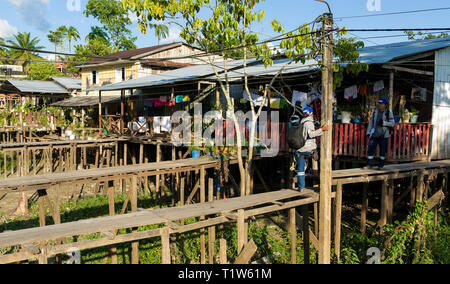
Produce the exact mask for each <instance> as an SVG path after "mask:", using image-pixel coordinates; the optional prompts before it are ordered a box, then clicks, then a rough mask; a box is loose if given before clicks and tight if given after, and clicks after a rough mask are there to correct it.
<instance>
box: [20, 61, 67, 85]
mask: <svg viewBox="0 0 450 284" xmlns="http://www.w3.org/2000/svg"><path fill="white" fill-rule="evenodd" d="M55 76H63V74H62V73H61V72H60V71H59V70H58V69H57V68H56V64H55V63H50V62H32V63H31V64H30V70H29V71H28V78H29V79H30V80H41V81H45V80H47V79H48V78H50V77H55Z"/></svg>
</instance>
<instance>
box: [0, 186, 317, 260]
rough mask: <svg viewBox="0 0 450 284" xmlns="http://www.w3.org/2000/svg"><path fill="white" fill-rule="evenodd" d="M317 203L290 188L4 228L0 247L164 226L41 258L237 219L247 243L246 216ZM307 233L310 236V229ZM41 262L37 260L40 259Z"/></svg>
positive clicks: (88, 242) (90, 242) (18, 256)
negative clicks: (186, 222) (182, 222)
mask: <svg viewBox="0 0 450 284" xmlns="http://www.w3.org/2000/svg"><path fill="white" fill-rule="evenodd" d="M318 201H319V196H318V194H317V193H315V192H313V191H309V190H308V191H305V192H303V193H300V192H297V191H292V190H281V191H276V192H269V193H263V194H257V195H250V196H245V197H238V198H232V199H227V200H220V201H214V202H209V203H201V204H195V205H188V206H182V207H175V208H165V209H157V210H145V211H141V212H137V213H131V214H126V215H118V216H111V217H102V218H96V219H90V220H83V221H78V222H72V223H65V224H57V225H52V226H46V227H39V228H32V229H26V230H20V231H10V232H4V233H1V234H0V247H11V246H16V245H22V246H23V245H29V244H32V243H40V244H41V245H42V243H43V242H44V243H45V242H46V241H49V240H58V239H59V240H60V239H63V238H67V237H72V236H80V235H87V234H93V233H106V232H111V231H114V230H120V229H127V228H137V227H142V226H149V225H155V224H164V225H166V226H167V227H166V228H160V229H156V230H150V231H144V232H133V233H130V234H127V235H119V236H114V237H110V238H107V237H104V238H101V239H96V240H83V241H79V242H78V243H70V244H66V245H59V246H60V248H58V245H57V246H54V247H53V248H52V247H48V248H46V249H44V250H43V249H42V247H41V249H40V253H42V254H44V257H45V258H46V257H48V256H49V255H52V254H57V253H63V252H64V249H65V248H66V247H68V246H70V247H76V248H79V249H87V248H94V247H102V246H106V245H112V244H117V243H122V242H131V241H136V240H142V239H146V238H151V237H161V238H162V239H163V240H166V241H168V240H169V238H167V235H170V234H175V233H181V232H188V231H194V230H199V229H202V228H207V227H209V228H211V227H212V226H217V225H220V224H224V223H227V222H237V223H238V243H239V242H242V243H243V244H246V243H247V242H248V239H246V237H245V236H247V233H245V232H243V231H242V228H245V225H244V223H241V222H245V220H246V219H248V218H250V217H253V216H258V215H264V214H267V213H271V212H277V211H281V210H289V209H290V210H291V211H290V212H291V213H295V211H292V210H293V209H294V208H296V207H299V206H305V205H309V204H313V203H317V202H318ZM233 212H236V213H233ZM213 215H214V216H213ZM202 216H210V217H211V218H210V219H207V220H204V219H203V221H202V219H200V220H201V221H200V222H197V223H194V224H189V225H177V224H175V223H174V222H176V221H180V220H185V219H188V218H198V217H199V218H202ZM233 216H234V217H233ZM294 216H295V215H294ZM291 217H292V216H291ZM291 219H292V218H291ZM291 221H293V220H291ZM291 223H292V225H293V226H291V227H290V230H292V231H293V230H294V229H295V221H294V222H291ZM239 228H241V229H239ZM307 231H308V234H309V227H308V229H307ZM163 237H166V238H163ZM162 245H163V250H164V247H166V248H167V244H165V243H164V242H163V244H162ZM293 246H295V242H294V243H293ZM38 250H39V249H38ZM30 258H36V254H32V253H30V252H29V251H26V250H25V251H24V250H22V251H20V252H18V253H13V254H7V255H3V256H0V263H8V262H16V261H20V260H25V259H30ZM293 259H295V258H293ZM40 260H42V259H41V258H40ZM167 261H168V262H170V258H169V259H167V257H166V259H165V260H164V256H163V263H164V262H166V263H167Z"/></svg>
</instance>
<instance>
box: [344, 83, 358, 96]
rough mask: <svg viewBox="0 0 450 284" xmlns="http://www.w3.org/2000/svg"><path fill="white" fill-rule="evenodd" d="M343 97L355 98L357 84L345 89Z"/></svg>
mask: <svg viewBox="0 0 450 284" xmlns="http://www.w3.org/2000/svg"><path fill="white" fill-rule="evenodd" d="M344 98H345V99H356V98H358V86H356V85H354V86H351V87H350V88H347V89H345V92H344Z"/></svg>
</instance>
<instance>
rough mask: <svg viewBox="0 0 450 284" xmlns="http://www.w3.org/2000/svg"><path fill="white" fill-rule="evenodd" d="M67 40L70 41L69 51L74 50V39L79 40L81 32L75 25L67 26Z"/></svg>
mask: <svg viewBox="0 0 450 284" xmlns="http://www.w3.org/2000/svg"><path fill="white" fill-rule="evenodd" d="M66 36H67V40H68V41H69V52H72V40H74V41H77V40H79V39H80V32H79V31H78V30H77V29H76V28H75V27H72V26H70V27H68V28H67V35H66Z"/></svg>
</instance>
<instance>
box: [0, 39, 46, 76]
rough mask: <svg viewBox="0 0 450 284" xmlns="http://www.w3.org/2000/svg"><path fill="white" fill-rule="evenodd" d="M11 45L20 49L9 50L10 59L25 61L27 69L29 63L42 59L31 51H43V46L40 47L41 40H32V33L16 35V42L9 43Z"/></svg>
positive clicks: (9, 41)
mask: <svg viewBox="0 0 450 284" xmlns="http://www.w3.org/2000/svg"><path fill="white" fill-rule="evenodd" d="M7 42H8V44H9V45H12V46H14V47H17V48H20V49H13V48H11V49H9V50H8V57H9V58H11V59H20V60H23V64H22V65H23V66H24V67H25V69H27V67H28V65H29V63H30V62H31V61H32V60H39V59H42V58H41V57H40V56H38V55H37V53H35V52H33V51H30V50H40V49H43V48H44V47H43V46H40V45H38V44H39V39H38V38H37V37H34V38H32V37H31V34H30V33H26V32H25V33H20V32H19V33H18V34H17V35H14V40H8V41H7Z"/></svg>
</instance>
